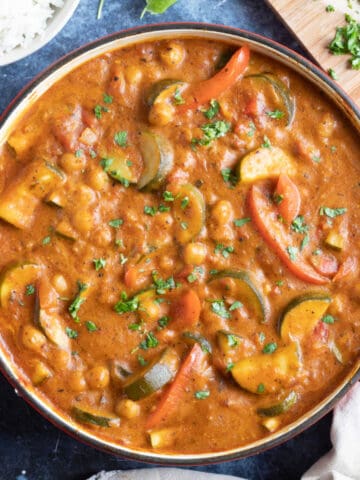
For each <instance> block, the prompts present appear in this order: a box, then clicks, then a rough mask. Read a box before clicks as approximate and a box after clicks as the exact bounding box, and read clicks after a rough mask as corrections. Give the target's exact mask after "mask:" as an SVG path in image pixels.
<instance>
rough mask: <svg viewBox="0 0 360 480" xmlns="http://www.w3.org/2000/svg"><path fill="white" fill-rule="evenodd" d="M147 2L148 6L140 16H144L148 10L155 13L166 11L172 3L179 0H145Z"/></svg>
mask: <svg viewBox="0 0 360 480" xmlns="http://www.w3.org/2000/svg"><path fill="white" fill-rule="evenodd" d="M145 2H146V7H145V8H144V10H143V11H142V14H141V16H140V18H143V16H144V15H145V13H146V12H149V13H152V14H153V15H158V14H160V13H164V12H166V10H167V9H168V8H170V7H171V5H174V3H176V2H177V0H145Z"/></svg>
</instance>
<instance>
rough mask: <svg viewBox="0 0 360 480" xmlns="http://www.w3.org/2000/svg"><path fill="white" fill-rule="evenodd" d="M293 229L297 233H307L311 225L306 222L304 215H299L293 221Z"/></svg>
mask: <svg viewBox="0 0 360 480" xmlns="http://www.w3.org/2000/svg"><path fill="white" fill-rule="evenodd" d="M291 230H293V231H294V232H296V233H306V232H307V231H308V230H309V227H308V226H307V225H306V223H305V222H304V217H303V216H302V215H298V216H297V217H296V218H295V219H294V220H293V221H292V222H291Z"/></svg>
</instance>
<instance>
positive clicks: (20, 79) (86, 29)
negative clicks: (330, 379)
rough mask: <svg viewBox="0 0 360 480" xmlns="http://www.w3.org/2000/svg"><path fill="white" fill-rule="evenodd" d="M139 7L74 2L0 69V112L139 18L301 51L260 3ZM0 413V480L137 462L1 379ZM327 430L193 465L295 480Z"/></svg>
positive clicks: (137, 0)
mask: <svg viewBox="0 0 360 480" xmlns="http://www.w3.org/2000/svg"><path fill="white" fill-rule="evenodd" d="M0 1H2V0H0ZM143 6H144V1H143V0H105V6H104V10H103V17H102V19H101V20H99V21H98V20H96V10H97V0H80V5H79V7H78V9H77V10H76V12H75V14H74V16H73V18H72V19H71V20H70V22H69V23H68V24H67V26H66V27H65V28H64V30H63V31H62V32H61V33H60V34H59V35H58V36H57V37H56V38H55V39H54V40H53V41H52V42H51V43H50V44H48V45H47V46H45V47H44V48H43V49H42V50H40V51H38V52H36V53H34V54H33V55H31V56H30V57H28V58H26V59H24V60H22V61H20V62H17V63H15V64H12V65H9V66H6V67H1V68H0V112H2V111H3V110H4V109H5V108H6V106H7V104H8V103H9V102H10V101H11V99H12V98H13V97H14V96H15V95H16V94H17V93H18V91H19V90H20V89H21V88H22V87H23V86H24V85H25V84H26V83H27V82H28V81H29V80H31V79H32V78H33V77H34V76H35V75H36V74H38V73H39V72H40V71H41V70H42V69H44V68H45V67H47V66H48V65H49V64H50V63H52V62H54V61H55V60H57V59H58V58H59V57H60V56H62V55H64V54H66V53H68V52H69V51H71V50H73V49H74V48H77V47H79V46H81V45H83V44H84V43H86V42H88V41H90V40H95V39H97V38H99V37H101V36H103V35H106V34H108V33H112V32H115V31H118V30H121V29H124V28H129V27H133V26H136V25H142V24H145V23H158V22H160V21H161V22H163V21H164V22H166V21H202V22H208V23H221V24H226V25H230V26H234V27H239V28H243V29H247V30H251V31H253V32H256V33H260V34H263V35H266V36H268V37H270V38H273V39H274V40H277V41H278V42H281V43H283V44H285V45H287V46H288V47H290V48H293V49H295V50H297V51H298V52H300V53H302V50H301V48H300V46H299V45H298V43H297V42H296V41H295V40H294V39H293V38H292V37H291V35H290V34H289V33H288V32H287V31H286V29H285V28H284V27H283V26H282V24H281V23H280V22H279V21H278V20H277V19H276V17H275V16H274V14H273V13H272V11H271V10H270V9H269V8H268V7H267V6H266V5H265V3H264V2H263V1H261V0H179V2H178V3H177V4H176V5H175V6H173V7H172V8H171V9H170V10H169V11H168V12H167V13H166V14H164V15H162V16H158V17H155V16H151V15H149V14H147V15H146V16H145V17H144V18H143V20H140V18H139V17H140V13H141V11H142V9H143ZM0 412H1V413H0V459H1V467H0V480H25V478H26V479H27V480H48V479H49V480H85V478H87V477H88V476H90V475H91V474H93V473H95V472H97V471H99V470H114V469H129V468H139V467H144V465H143V464H139V463H136V462H130V461H126V460H124V459H121V458H117V457H114V456H112V455H109V454H105V453H102V452H98V451H96V450H94V449H92V448H90V447H87V446H85V445H82V444H80V443H78V442H77V441H75V440H73V439H71V438H69V437H68V436H67V435H65V434H64V433H62V432H60V431H58V430H57V429H56V428H55V427H53V426H52V425H51V424H49V423H48V422H47V421H45V420H43V419H42V418H41V417H40V416H39V415H38V414H37V413H36V412H34V411H33V410H32V409H31V408H30V407H28V406H27V405H26V404H25V402H24V401H23V400H21V399H20V398H18V397H17V396H16V395H15V393H14V391H13V389H12V388H11V387H10V386H9V385H8V383H7V382H6V380H5V379H4V378H1V377H0ZM329 429H330V416H329V415H328V416H327V417H325V418H324V419H323V420H321V421H320V422H318V423H317V424H316V425H315V426H313V427H312V428H310V429H309V430H307V432H305V433H303V434H301V435H299V436H297V437H296V438H295V439H293V440H290V441H288V442H287V443H286V444H284V445H282V446H280V447H277V448H274V449H272V450H270V451H268V452H265V453H262V454H260V455H258V456H255V457H251V458H248V459H245V460H239V461H237V462H231V463H227V464H221V465H213V466H209V467H199V469H200V470H203V471H211V472H216V473H228V474H229V475H235V476H243V477H247V478H249V479H251V480H296V479H299V478H300V476H301V474H302V473H304V472H305V471H306V470H307V469H308V468H309V467H310V466H311V465H312V463H314V462H315V461H316V460H317V459H318V458H319V457H320V456H321V455H323V454H324V453H325V452H326V451H327V450H329V449H330V447H331V445H330V438H329ZM219 434H220V435H221V432H219ZM23 470H24V471H26V474H25V476H24V477H23V476H22V475H21V472H22V471H23ZM195 470H196V469H195ZM194 480H196V474H195V473H194Z"/></svg>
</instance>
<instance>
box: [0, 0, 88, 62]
mask: <svg viewBox="0 0 360 480" xmlns="http://www.w3.org/2000/svg"><path fill="white" fill-rule="evenodd" d="M79 2H80V0H64V5H63V6H62V7H56V6H54V5H53V8H55V10H54V13H53V15H52V17H50V18H49V19H48V20H47V26H46V29H45V31H44V34H43V36H39V35H38V34H37V35H36V36H35V37H34V38H33V39H32V40H31V42H30V43H29V45H27V46H26V47H23V46H20V45H18V46H17V47H15V48H13V49H12V50H10V51H9V52H7V53H4V55H1V57H0V67H4V66H6V65H10V64H11V63H15V62H17V61H19V60H22V59H24V58H25V57H28V56H29V55H31V54H32V53H35V52H36V51H37V50H40V48H42V47H44V46H45V45H46V44H48V43H49V42H50V41H51V40H52V39H53V38H54V37H55V36H56V35H57V34H58V33H59V32H60V31H61V30H62V29H63V28H64V27H65V25H66V24H67V23H68V21H69V20H70V18H71V17H72V16H73V14H74V12H75V10H76V8H77V6H78V5H79Z"/></svg>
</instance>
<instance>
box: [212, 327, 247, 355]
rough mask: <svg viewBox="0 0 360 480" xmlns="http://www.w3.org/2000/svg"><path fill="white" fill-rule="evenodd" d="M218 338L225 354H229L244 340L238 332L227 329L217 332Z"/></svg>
mask: <svg viewBox="0 0 360 480" xmlns="http://www.w3.org/2000/svg"><path fill="white" fill-rule="evenodd" d="M216 339H217V342H218V345H219V348H220V350H221V352H222V353H223V354H224V355H228V354H229V353H230V352H231V351H233V350H234V349H235V348H236V347H237V346H238V345H240V344H241V343H242V341H243V339H242V338H241V337H240V336H239V335H237V334H236V333H232V332H228V331H226V330H219V331H218V332H217V333H216Z"/></svg>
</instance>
